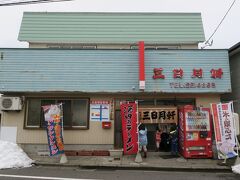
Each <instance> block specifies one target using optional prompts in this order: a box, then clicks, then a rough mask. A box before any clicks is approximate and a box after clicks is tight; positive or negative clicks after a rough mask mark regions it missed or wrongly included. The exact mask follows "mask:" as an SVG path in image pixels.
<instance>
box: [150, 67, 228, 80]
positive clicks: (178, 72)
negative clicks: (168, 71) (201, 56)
mask: <svg viewBox="0 0 240 180" xmlns="http://www.w3.org/2000/svg"><path fill="white" fill-rule="evenodd" d="M163 71H164V69H163V68H162V67H160V68H154V69H153V73H154V75H153V79H165V75H164V74H163ZM210 73H211V78H214V79H216V78H218V79H221V78H222V75H223V70H222V68H218V69H211V70H210ZM172 74H173V78H174V79H177V78H180V79H181V78H183V77H184V70H183V69H182V68H175V69H173V70H172ZM191 77H192V78H203V70H202V69H201V68H200V69H195V68H194V69H192V76H191Z"/></svg>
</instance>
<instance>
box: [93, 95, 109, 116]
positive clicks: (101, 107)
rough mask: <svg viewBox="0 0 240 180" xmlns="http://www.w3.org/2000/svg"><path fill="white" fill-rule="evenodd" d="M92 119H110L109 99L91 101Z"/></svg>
mask: <svg viewBox="0 0 240 180" xmlns="http://www.w3.org/2000/svg"><path fill="white" fill-rule="evenodd" d="M90 120H91V121H109V120H110V102H109V101H97V100H96V101H91V104H90Z"/></svg>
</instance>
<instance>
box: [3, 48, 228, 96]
mask: <svg viewBox="0 0 240 180" xmlns="http://www.w3.org/2000/svg"><path fill="white" fill-rule="evenodd" d="M0 54H1V57H0V58H1V59H0V92H43V91H62V92H75V91H76V92H113V93H114V92H139V90H138V51H137V50H51V49H0ZM145 66H146V70H145V71H146V90H145V91H146V92H155V91H156V92H180V93H181V92H229V91H230V89H231V84H230V72H229V62H228V53H227V51H225V50H147V51H145ZM159 67H162V68H164V71H163V73H164V74H165V76H166V78H165V79H156V80H154V79H152V76H153V69H154V68H159ZM174 68H182V69H183V70H184V78H183V79H173V77H172V76H173V75H172V70H173V69H174ZM193 68H202V69H203V72H204V75H203V78H202V79H194V78H191V73H192V69H193ZM212 68H215V69H216V68H222V69H223V77H222V78H221V79H212V78H211V77H210V70H211V69H212ZM171 82H215V84H216V88H201V89H199V88H195V89H194V88H178V89H174V88H171V87H170V83H171Z"/></svg>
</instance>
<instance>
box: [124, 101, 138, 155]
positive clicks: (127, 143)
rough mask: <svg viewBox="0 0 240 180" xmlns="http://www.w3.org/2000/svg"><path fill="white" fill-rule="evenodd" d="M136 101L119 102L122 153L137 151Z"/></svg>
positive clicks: (134, 152)
mask: <svg viewBox="0 0 240 180" xmlns="http://www.w3.org/2000/svg"><path fill="white" fill-rule="evenodd" d="M136 113H137V105H136V103H126V104H121V116H122V132H123V150H124V154H136V153H137V151H138V144H137V141H138V136H137V114H136Z"/></svg>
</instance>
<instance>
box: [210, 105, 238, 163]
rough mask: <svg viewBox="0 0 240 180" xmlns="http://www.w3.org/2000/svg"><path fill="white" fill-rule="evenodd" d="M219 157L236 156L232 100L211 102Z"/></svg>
mask: <svg viewBox="0 0 240 180" xmlns="http://www.w3.org/2000/svg"><path fill="white" fill-rule="evenodd" d="M211 109H212V115H213V124H214V131H215V139H216V146H217V150H218V158H219V159H227V158H232V157H235V156H237V153H236V152H235V151H234V147H235V146H236V135H235V129H234V117H233V107H232V102H230V103H220V104H211Z"/></svg>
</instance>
